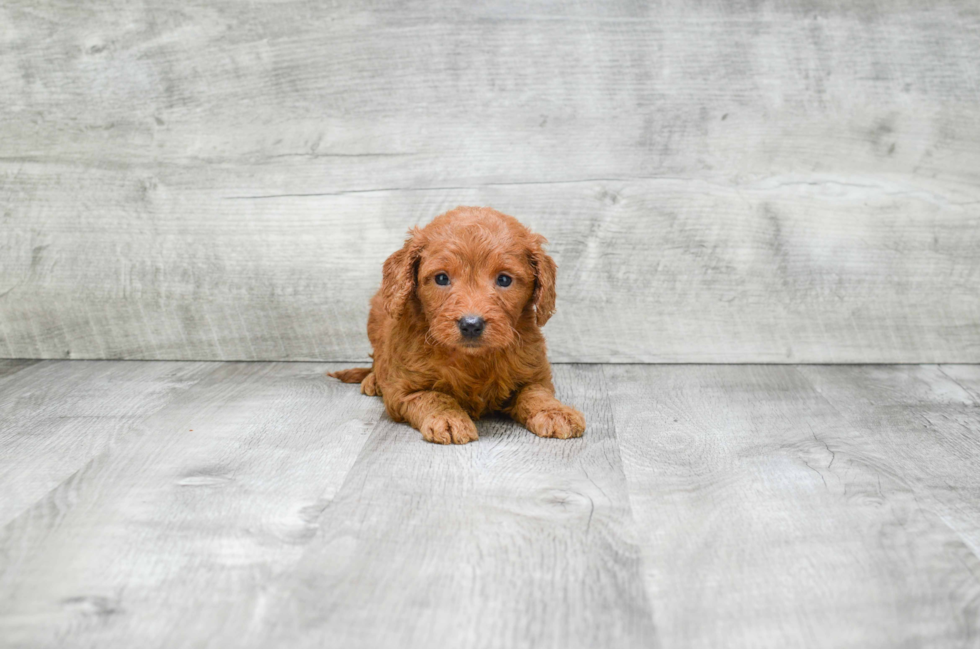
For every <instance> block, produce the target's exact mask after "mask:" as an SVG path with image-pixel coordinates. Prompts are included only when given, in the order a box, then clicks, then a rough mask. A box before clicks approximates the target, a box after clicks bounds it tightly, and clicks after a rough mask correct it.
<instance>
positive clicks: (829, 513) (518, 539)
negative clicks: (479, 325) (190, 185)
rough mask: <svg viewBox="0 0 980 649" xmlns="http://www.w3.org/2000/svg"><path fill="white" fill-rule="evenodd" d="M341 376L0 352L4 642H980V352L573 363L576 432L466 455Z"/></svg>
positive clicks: (295, 366) (525, 438)
mask: <svg viewBox="0 0 980 649" xmlns="http://www.w3.org/2000/svg"><path fill="white" fill-rule="evenodd" d="M337 367H341V365H338V364H314V363H194V362H106V361H43V362H34V361H0V529H2V532H0V646H3V647H48V646H68V647H125V648H127V649H128V648H132V647H141V648H142V647H192V646H193V647H205V646H207V647H306V646H310V647H312V646H317V647H342V648H344V649H347V648H354V647H426V648H429V647H432V648H438V647H535V648H539V647H561V648H565V647H617V648H619V647H634V646H635V647H657V646H659V647H861V648H866V647H967V646H980V558H978V556H980V366H970V365H943V366H936V365H914V366H785V365H784V366H751V365H741V366H738V365H672V366H665V365H659V366H656V365H655V366H649V365H646V366H644V365H605V366H601V365H562V366H556V382H557V385H558V387H559V391H560V393H561V396H562V397H563V398H565V399H567V400H568V401H569V402H571V403H573V404H575V405H577V406H578V407H579V408H581V409H582V410H583V411H584V412H585V413H586V417H587V419H588V422H589V429H588V431H587V433H586V436H585V437H584V438H583V439H581V440H573V441H558V440H545V439H538V438H536V437H534V436H533V435H531V434H529V433H528V432H526V431H524V430H523V429H521V428H519V427H518V426H516V425H515V424H513V423H511V422H508V421H504V420H489V421H484V422H481V423H480V424H479V428H480V434H481V439H480V441H479V442H477V443H474V444H471V445H468V446H465V447H440V446H434V445H431V444H426V443H424V442H423V441H422V440H421V438H420V436H419V435H418V434H417V433H415V432H414V431H412V430H411V429H409V428H407V427H405V426H404V425H397V424H394V423H392V422H391V421H390V420H389V419H387V417H386V416H385V415H384V414H383V410H382V407H381V404H380V402H379V401H378V400H377V399H373V398H368V397H363V396H361V395H360V394H358V392H357V390H356V389H355V388H354V387H352V386H349V385H342V384H340V383H337V382H334V381H332V380H330V379H327V378H325V377H324V376H323V373H324V372H325V371H326V370H328V369H331V368H337Z"/></svg>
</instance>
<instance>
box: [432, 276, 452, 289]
mask: <svg viewBox="0 0 980 649" xmlns="http://www.w3.org/2000/svg"><path fill="white" fill-rule="evenodd" d="M433 279H435V280H436V284H438V285H439V286H449V275H447V274H446V273H437V274H436V276H435V277H434V278H433Z"/></svg>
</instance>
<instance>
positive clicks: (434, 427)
mask: <svg viewBox="0 0 980 649" xmlns="http://www.w3.org/2000/svg"><path fill="white" fill-rule="evenodd" d="M422 437H423V438H424V439H425V441H427V442H433V443H435V444H466V443H469V442H475V441H476V440H477V439H479V437H480V436H479V435H478V434H477V432H476V424H474V423H473V420H472V419H470V418H469V417H467V416H465V415H462V416H460V415H433V416H431V417H429V418H428V419H426V420H425V421H424V422H423V423H422Z"/></svg>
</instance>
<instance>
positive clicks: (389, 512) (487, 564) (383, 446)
mask: <svg viewBox="0 0 980 649" xmlns="http://www.w3.org/2000/svg"><path fill="white" fill-rule="evenodd" d="M555 382H556V385H557V386H558V393H559V395H558V396H559V398H561V399H562V400H563V401H565V402H566V403H573V404H575V405H576V406H577V407H579V408H581V410H582V411H583V413H584V414H585V416H586V419H587V420H588V422H589V430H588V432H587V434H586V436H585V437H584V438H582V439H576V440H553V439H541V438H538V437H535V436H534V435H532V434H531V433H529V432H528V431H526V430H524V429H523V428H521V427H520V426H518V425H517V424H515V423H514V422H512V421H510V420H483V421H480V422H478V424H477V426H478V428H479V430H480V435H481V438H480V440H479V441H478V442H476V443H471V444H469V445H466V446H463V447H451V448H439V449H437V448H436V447H434V446H433V445H430V444H427V443H422V442H421V441H420V440H421V437H420V435H419V434H418V433H417V432H416V431H414V430H412V429H410V428H408V427H407V426H405V425H399V424H393V423H390V422H387V423H385V424H383V425H381V426H379V427H378V428H377V429H375V431H374V433H373V434H372V437H371V440H370V441H369V442H368V444H367V445H366V446H365V448H364V451H363V452H362V454H361V456H360V457H359V458H358V460H357V463H356V464H355V465H354V468H353V469H352V470H351V472H350V474H349V475H348V478H347V480H346V482H345V483H344V487H343V488H342V489H341V490H340V492H339V493H338V494H337V497H336V498H335V500H334V501H333V502H332V503H331V505H330V506H329V507H328V508H327V509H326V510H325V511H324V512H323V515H322V516H321V518H320V520H319V528H320V530H321V532H322V533H321V534H319V535H318V536H317V537H316V538H315V539H313V541H312V542H311V543H310V544H309V547H308V549H307V551H306V553H305V554H304V556H303V559H302V560H301V561H300V562H299V563H298V564H297V565H296V567H295V568H294V569H293V570H292V571H291V573H290V574H288V575H285V577H284V578H283V579H281V580H279V581H278V582H277V583H276V584H275V586H273V587H272V588H271V589H270V605H269V607H268V609H267V610H266V611H264V612H265V614H266V615H265V617H264V618H263V619H261V620H257V623H258V624H260V625H261V628H262V629H263V633H262V634H260V635H258V636H257V637H256V638H255V643H254V646H257V647H266V646H273V645H288V646H293V647H323V646H328V647H388V646H398V647H450V646H451V647H652V646H657V642H656V637H655V635H654V627H653V620H652V618H651V616H650V608H649V605H648V602H647V598H646V594H645V592H644V588H643V584H642V581H641V579H640V571H639V548H638V547H637V546H636V538H635V533H634V530H633V523H632V517H631V515H630V510H629V502H628V499H627V497H626V490H625V488H626V485H625V482H624V480H623V473H622V468H621V466H620V463H619V453H618V450H617V443H616V437H615V431H614V430H613V427H612V419H611V413H610V411H609V405H608V399H607V397H606V394H605V389H604V385H603V378H602V374H601V370H600V368H598V367H587V368H572V367H562V368H560V369H559V370H558V371H557V372H556V376H555Z"/></svg>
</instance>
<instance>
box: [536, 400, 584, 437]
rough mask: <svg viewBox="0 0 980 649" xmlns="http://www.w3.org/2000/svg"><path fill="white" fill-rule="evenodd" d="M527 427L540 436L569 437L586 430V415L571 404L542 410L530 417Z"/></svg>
mask: <svg viewBox="0 0 980 649" xmlns="http://www.w3.org/2000/svg"><path fill="white" fill-rule="evenodd" d="M526 425H527V429H528V430H529V431H531V432H532V433H534V434H535V435H537V436H538V437H555V438H558V439H569V438H571V437H581V436H582V433H584V432H585V417H584V416H582V413H581V412H579V411H578V410H576V409H575V408H572V407H571V406H561V407H560V408H556V409H549V410H542V411H540V412H536V413H535V414H533V415H531V416H530V417H528V420H527V422H526Z"/></svg>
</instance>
